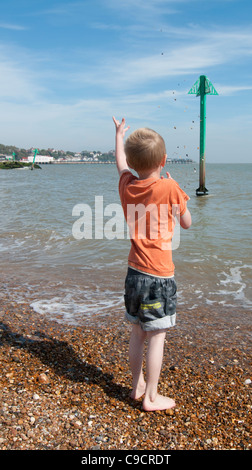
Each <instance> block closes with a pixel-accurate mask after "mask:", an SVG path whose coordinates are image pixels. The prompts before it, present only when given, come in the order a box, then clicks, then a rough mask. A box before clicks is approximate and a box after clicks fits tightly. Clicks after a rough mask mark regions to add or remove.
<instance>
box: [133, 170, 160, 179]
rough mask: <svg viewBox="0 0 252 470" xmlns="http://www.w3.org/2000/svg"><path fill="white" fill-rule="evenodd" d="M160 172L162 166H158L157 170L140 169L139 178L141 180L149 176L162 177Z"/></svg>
mask: <svg viewBox="0 0 252 470" xmlns="http://www.w3.org/2000/svg"><path fill="white" fill-rule="evenodd" d="M160 173H161V168H156V169H155V170H152V171H147V172H146V171H143V172H142V171H139V172H138V178H139V179H140V180H147V179H148V178H156V179H159V178H160Z"/></svg>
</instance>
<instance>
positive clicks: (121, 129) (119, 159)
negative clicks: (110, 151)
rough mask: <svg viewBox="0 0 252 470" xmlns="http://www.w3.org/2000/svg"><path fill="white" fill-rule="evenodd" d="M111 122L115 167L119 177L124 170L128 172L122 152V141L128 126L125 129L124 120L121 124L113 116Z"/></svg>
mask: <svg viewBox="0 0 252 470" xmlns="http://www.w3.org/2000/svg"><path fill="white" fill-rule="evenodd" d="M113 121H114V123H115V127H116V148H115V154H116V165H117V170H118V173H119V175H121V173H122V172H123V171H125V170H129V167H128V164H127V160H126V155H125V152H124V143H123V139H124V136H125V133H126V131H127V130H128V129H129V126H127V127H125V119H124V118H123V119H122V122H121V123H120V121H117V119H116V118H115V117H114V116H113Z"/></svg>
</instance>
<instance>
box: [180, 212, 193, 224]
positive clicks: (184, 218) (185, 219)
mask: <svg viewBox="0 0 252 470" xmlns="http://www.w3.org/2000/svg"><path fill="white" fill-rule="evenodd" d="M179 223H180V225H181V227H182V228H184V229H188V228H190V227H191V225H192V217H191V213H190V212H189V210H188V209H187V208H186V211H185V213H184V214H183V215H181V216H180V221H179Z"/></svg>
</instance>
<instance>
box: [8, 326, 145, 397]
mask: <svg viewBox="0 0 252 470" xmlns="http://www.w3.org/2000/svg"><path fill="white" fill-rule="evenodd" d="M0 331H2V335H1V339H0V347H1V346H3V344H4V343H8V344H9V345H10V346H11V347H13V348H15V349H23V350H26V351H28V352H29V353H30V354H32V355H34V356H36V357H38V358H39V359H40V361H41V362H43V363H44V364H45V365H46V366H48V367H49V368H51V369H53V371H54V372H55V374H57V375H58V376H64V377H65V378H66V379H68V380H70V381H72V382H75V383H83V382H84V383H89V384H90V383H92V384H96V385H98V386H100V387H101V388H102V389H103V390H104V392H105V393H106V394H107V395H108V396H109V397H111V398H116V399H117V400H120V401H123V402H125V403H126V402H127V403H128V404H131V405H132V406H133V403H132V400H131V399H130V398H129V394H130V389H129V388H128V387H126V386H123V385H120V384H117V383H115V382H114V381H113V379H114V376H113V374H110V373H104V372H103V371H102V370H101V368H100V367H97V366H95V365H94V364H90V363H89V362H86V361H85V360H84V361H83V360H82V359H80V357H79V356H78V354H76V352H75V351H74V350H73V348H72V346H70V345H69V344H68V343H67V342H66V341H61V340H57V339H55V338H52V337H50V336H49V335H46V334H44V333H42V332H41V331H36V332H35V333H33V334H32V335H31V336H33V338H27V337H25V336H23V335H20V334H18V333H15V332H13V331H12V330H11V329H10V328H9V326H7V325H6V324H4V323H2V322H0ZM34 337H35V338H34ZM135 406H136V405H135Z"/></svg>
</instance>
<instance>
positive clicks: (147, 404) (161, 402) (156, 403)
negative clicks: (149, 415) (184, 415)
mask: <svg viewBox="0 0 252 470" xmlns="http://www.w3.org/2000/svg"><path fill="white" fill-rule="evenodd" d="M174 406H176V403H175V401H174V400H173V399H172V398H168V397H163V396H162V395H159V394H157V396H156V398H155V400H153V401H151V400H150V399H148V398H147V397H145V398H144V400H143V409H144V410H145V411H157V410H169V409H170V408H174Z"/></svg>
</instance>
